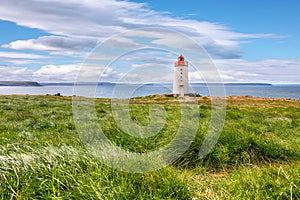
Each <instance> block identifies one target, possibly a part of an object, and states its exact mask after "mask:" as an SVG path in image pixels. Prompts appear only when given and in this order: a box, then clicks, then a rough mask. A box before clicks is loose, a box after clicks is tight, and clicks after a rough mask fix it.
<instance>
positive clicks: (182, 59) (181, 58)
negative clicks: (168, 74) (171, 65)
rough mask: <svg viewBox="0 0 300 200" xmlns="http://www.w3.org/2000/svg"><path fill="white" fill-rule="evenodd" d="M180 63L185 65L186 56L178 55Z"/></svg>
mask: <svg viewBox="0 0 300 200" xmlns="http://www.w3.org/2000/svg"><path fill="white" fill-rule="evenodd" d="M178 65H184V57H183V55H180V56H179V57H178Z"/></svg>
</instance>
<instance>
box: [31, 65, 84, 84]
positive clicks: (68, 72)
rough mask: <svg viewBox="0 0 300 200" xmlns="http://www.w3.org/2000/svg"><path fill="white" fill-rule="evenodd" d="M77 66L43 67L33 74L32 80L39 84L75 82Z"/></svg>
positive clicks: (78, 67)
mask: <svg viewBox="0 0 300 200" xmlns="http://www.w3.org/2000/svg"><path fill="white" fill-rule="evenodd" d="M79 69H80V66H79V65H59V66H56V65H45V66H42V67H41V68H40V69H39V70H37V71H35V72H33V74H32V79H34V80H37V81H41V82H47V81H50V82H55V81H71V82H73V81H75V80H76V77H77V73H78V71H79Z"/></svg>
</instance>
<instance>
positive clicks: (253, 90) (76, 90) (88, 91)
mask: <svg viewBox="0 0 300 200" xmlns="http://www.w3.org/2000/svg"><path fill="white" fill-rule="evenodd" d="M41 85H42V86H39V87H37V86H0V94H1V95H12V94H23V95H24V94H28V95H46V94H50V95H55V94H58V93H59V94H60V95H63V96H74V95H76V96H86V97H96V98H132V97H137V96H148V95H153V94H169V93H172V84H140V85H138V84H112V83H101V84H97V85H88V84H83V85H76V86H74V85H73V84H65V83H63V84H59V83H56V84H51V83H45V84H41ZM215 88H219V89H220V88H221V89H223V88H224V90H222V91H224V92H225V93H224V94H225V95H226V96H251V97H268V98H289V99H297V100H300V84H290V85H287V84H284V85H280V84H272V85H271V84H225V85H224V87H223V86H222V87H221V86H220V85H218V86H212V87H208V86H207V85H206V84H191V85H190V90H191V92H192V93H198V94H200V95H201V96H220V95H222V94H223V93H222V92H221V93H218V92H214V89H215Z"/></svg>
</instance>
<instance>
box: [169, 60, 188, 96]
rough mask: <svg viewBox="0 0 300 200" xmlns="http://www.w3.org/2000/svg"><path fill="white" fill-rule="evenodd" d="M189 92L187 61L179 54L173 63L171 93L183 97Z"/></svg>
mask: <svg viewBox="0 0 300 200" xmlns="http://www.w3.org/2000/svg"><path fill="white" fill-rule="evenodd" d="M188 92H189V77H188V62H187V61H185V60H184V57H183V56H182V55H180V56H179V57H178V61H177V62H175V63H174V79H173V95H175V96H178V97H184V95H185V94H188Z"/></svg>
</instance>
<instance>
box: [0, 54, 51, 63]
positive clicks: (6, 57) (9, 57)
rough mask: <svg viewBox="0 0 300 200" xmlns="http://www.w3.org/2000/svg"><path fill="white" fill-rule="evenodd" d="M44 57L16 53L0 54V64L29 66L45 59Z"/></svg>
mask: <svg viewBox="0 0 300 200" xmlns="http://www.w3.org/2000/svg"><path fill="white" fill-rule="evenodd" d="M46 58H47V57H46V56H42V55H38V54H30V53H17V52H7V51H2V52H0V59H1V61H2V62H9V63H13V64H16V65H22V64H29V63H35V62H38V60H40V59H46Z"/></svg>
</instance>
